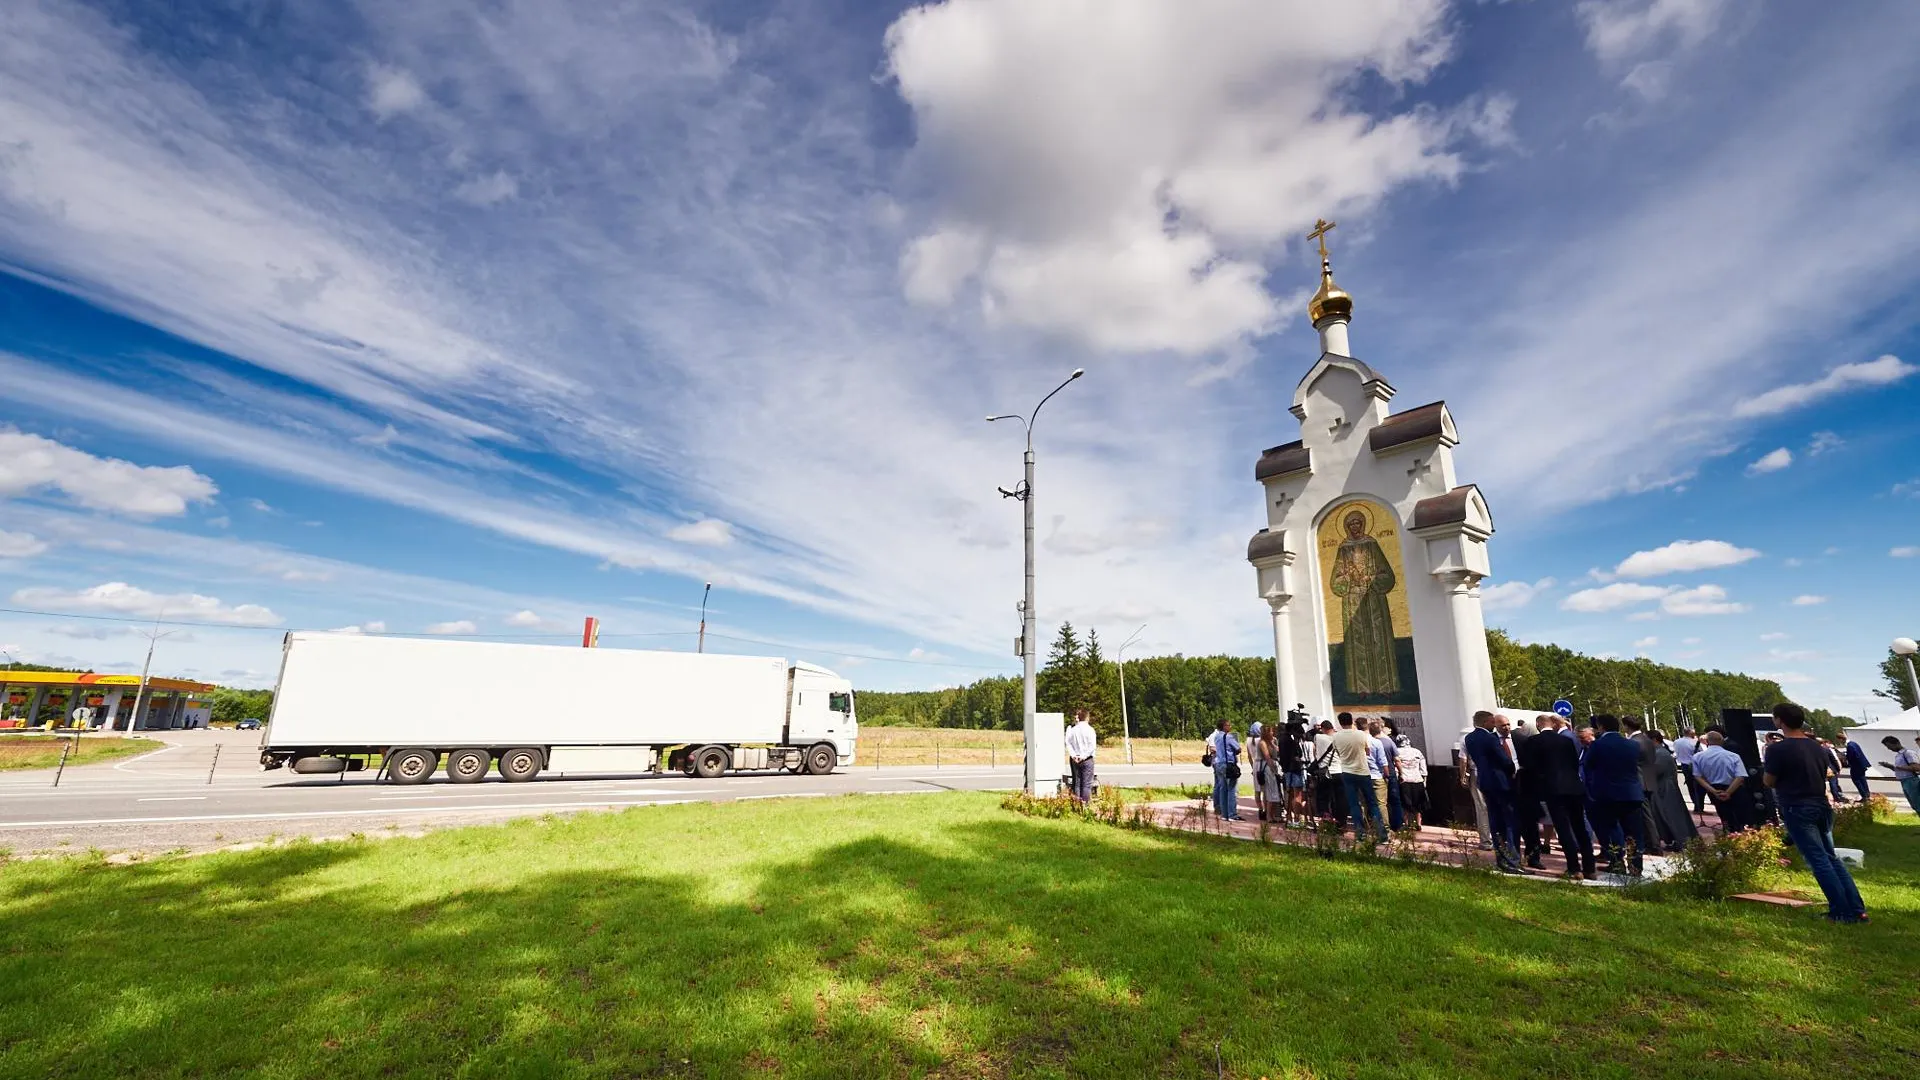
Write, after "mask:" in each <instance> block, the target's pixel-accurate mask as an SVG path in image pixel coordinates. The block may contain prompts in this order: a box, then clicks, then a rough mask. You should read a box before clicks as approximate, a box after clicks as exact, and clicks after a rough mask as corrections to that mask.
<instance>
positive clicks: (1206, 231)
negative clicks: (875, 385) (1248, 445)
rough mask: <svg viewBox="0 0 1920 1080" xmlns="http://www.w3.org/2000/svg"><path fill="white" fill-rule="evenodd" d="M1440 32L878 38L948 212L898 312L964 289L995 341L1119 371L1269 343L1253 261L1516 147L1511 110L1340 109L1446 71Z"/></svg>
mask: <svg viewBox="0 0 1920 1080" xmlns="http://www.w3.org/2000/svg"><path fill="white" fill-rule="evenodd" d="M1446 15H1447V12H1446V5H1445V4H1444V3H1442V2H1440V0H1401V2H1385V0H1358V2H1353V3H1348V4H1343V5H1342V6H1341V8H1340V10H1339V12H1338V13H1337V14H1329V13H1327V12H1325V11H1324V10H1322V9H1321V8H1319V7H1318V5H1315V4H1311V3H1306V2H1276V0H1226V2H1216V3H1209V4H1198V5H1193V4H1186V5H1182V4H1168V3H1163V2H1159V0H1113V2H1110V3H1106V4H1101V5H1067V6H1060V5H1050V4H1034V3H1031V2H1029V0H949V2H945V3H930V4H924V5H921V6H918V7H915V8H912V9H911V10H909V11H908V12H907V13H906V14H904V15H902V16H900V18H899V19H898V20H897V21H896V22H895V23H894V24H893V25H892V27H890V28H889V29H888V31H887V36H886V50H887V70H888V72H889V73H890V74H891V75H892V77H893V79H894V82H895V84H896V85H897V87H898V89H899V91H900V94H901V96H902V97H903V98H905V99H906V102H907V104H908V105H909V106H910V107H911V108H912V109H913V111H914V117H915V123H916V130H917V135H918V141H917V144H916V146H915V154H916V156H917V158H918V160H919V161H920V162H922V163H924V165H925V166H926V171H927V174H928V175H932V176H938V177H940V178H941V181H942V190H941V191H940V192H939V193H938V195H939V199H938V206H937V207H936V208H935V209H934V210H933V215H932V216H933V220H932V222H930V223H929V224H928V225H927V226H926V227H925V228H924V230H923V231H922V232H921V233H920V234H919V235H918V237H917V238H915V239H914V240H913V241H911V242H910V243H909V244H908V245H907V246H906V250H905V252H904V254H903V256H902V258H901V261H900V273H901V278H902V281H903V287H904V290H905V292H906V294H907V296H908V297H910V298H911V299H913V300H915V301H918V302H921V303H928V304H941V305H944V304H950V303H953V302H955V301H957V300H959V299H960V298H961V297H962V295H963V293H964V292H965V290H966V289H967V288H968V287H969V286H973V287H975V288H977V290H978V293H979V306H980V309H981V312H982V314H983V315H984V316H985V317H986V318H987V319H988V321H989V322H994V323H1007V324H1013V325H1018V326H1025V327H1032V328H1037V329H1040V330H1043V331H1048V332H1051V333H1057V334H1061V335H1064V336H1067V337H1070V338H1074V339H1077V340H1079V341H1081V342H1084V343H1086V344H1089V345H1091V346H1093V347H1095V348H1098V349H1105V350H1114V351H1125V352H1138V351H1155V350H1170V351H1174V352H1180V353H1189V354H1194V353H1205V352H1211V351H1214V350H1220V349H1225V348H1229V347H1232V346H1236V345H1239V344H1241V343H1243V342H1245V341H1246V340H1247V339H1249V338H1251V337H1257V336H1260V335H1264V334H1266V333H1268V332H1269V331H1271V330H1272V329H1273V328H1274V327H1275V325H1276V323H1277V320H1278V318H1279V314H1280V307H1279V304H1278V303H1277V301H1276V300H1275V298H1274V297H1273V296H1272V295H1270V294H1269V293H1268V291H1267V289H1266V286H1265V282H1264V280H1263V279H1264V277H1265V271H1264V269H1263V267H1262V265H1261V256H1262V254H1263V253H1265V252H1267V251H1270V250H1272V249H1274V248H1276V247H1277V246H1278V245H1280V244H1282V243H1284V242H1286V241H1288V240H1290V239H1294V238H1296V237H1297V236H1298V235H1299V234H1300V233H1303V232H1305V231H1306V229H1307V228H1308V227H1309V226H1310V225H1311V224H1312V222H1313V220H1314V218H1315V217H1316V216H1317V215H1322V214H1326V215H1339V214H1345V213H1351V212H1358V211H1362V210H1364V209H1365V208H1367V207H1370V206H1372V205H1373V204H1375V203H1376V202H1377V201H1378V200H1380V199H1381V198H1382V197H1383V196H1385V195H1386V194H1387V193H1388V192H1390V191H1392V190H1394V189H1396V188H1398V187H1401V186H1403V185H1405V184H1407V183H1410V182H1416V181H1439V182H1442V183H1446V182H1451V181H1452V180H1454V179H1455V178H1456V177H1458V176H1459V175H1460V174H1461V173H1462V171H1463V170H1464V169H1465V168H1466V163H1465V161H1464V160H1463V159H1462V157H1461V155H1460V152H1459V149H1458V148H1459V146H1460V145H1461V144H1462V143H1465V142H1481V143H1487V142H1494V143H1498V142H1501V141H1504V140H1505V139H1507V138H1508V137H1509V136H1508V134H1507V129H1506V121H1507V119H1508V117H1509V116H1510V112H1511V103H1510V102H1507V101H1505V100H1503V99H1495V100H1491V101H1482V102H1478V103H1474V104H1471V105H1469V106H1466V107H1462V108H1460V109H1458V110H1456V111H1454V112H1452V113H1446V112H1441V111H1436V110H1434V109H1432V108H1429V107H1420V108H1411V109H1404V111H1400V112H1398V113H1392V114H1389V115H1385V116H1369V115H1366V114H1363V113H1360V112H1357V111H1355V110H1354V108H1353V106H1352V104H1351V101H1352V99H1351V97H1349V95H1347V94H1346V93H1345V89H1346V87H1347V85H1348V84H1349V82H1350V81H1351V80H1352V79H1353V78H1354V77H1355V76H1356V74H1357V73H1360V72H1370V73H1372V74H1375V75H1378V76H1379V77H1380V78H1382V79H1384V80H1385V81H1386V82H1387V83H1389V84H1393V85H1405V84H1410V83H1416V82H1420V81H1422V80H1424V79H1425V78H1426V77H1427V76H1428V75H1430V74H1431V73H1432V72H1433V70H1434V69H1435V68H1436V67H1437V66H1438V65H1439V64H1440V63H1441V62H1442V61H1443V60H1444V59H1445V58H1446V57H1447V55H1448V53H1449V50H1450V47H1451V41H1450V39H1449V37H1448V29H1447V19H1446ZM1296 242H1297V241H1296Z"/></svg>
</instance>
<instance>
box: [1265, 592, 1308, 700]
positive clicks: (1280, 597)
mask: <svg viewBox="0 0 1920 1080" xmlns="http://www.w3.org/2000/svg"><path fill="white" fill-rule="evenodd" d="M1292 600H1293V597H1291V596H1288V595H1287V594H1285V593H1276V594H1274V595H1271V596H1269V597H1267V606H1268V607H1270V608H1272V609H1273V692H1274V695H1275V697H1276V700H1277V702H1278V705H1279V713H1280V724H1281V725H1282V727H1284V726H1285V725H1286V722H1287V710H1288V709H1289V708H1291V707H1292V706H1289V705H1288V704H1287V702H1289V701H1298V700H1300V699H1299V698H1298V697H1296V696H1295V694H1296V693H1297V690H1296V688H1295V684H1294V681H1293V620H1292V619H1291V618H1289V617H1288V614H1289V613H1288V605H1289V604H1290V603H1291V602H1292Z"/></svg>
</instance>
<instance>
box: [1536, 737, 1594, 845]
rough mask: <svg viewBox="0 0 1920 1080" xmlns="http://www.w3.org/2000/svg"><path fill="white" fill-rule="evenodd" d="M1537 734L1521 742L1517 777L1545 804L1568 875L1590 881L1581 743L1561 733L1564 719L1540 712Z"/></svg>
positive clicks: (1591, 839) (1590, 837) (1589, 843)
mask: <svg viewBox="0 0 1920 1080" xmlns="http://www.w3.org/2000/svg"><path fill="white" fill-rule="evenodd" d="M1539 723H1540V725H1541V728H1542V730H1541V732H1540V735H1539V736H1536V737H1534V738H1531V739H1527V740H1525V741H1523V742H1521V743H1520V778H1521V781H1522V783H1523V786H1525V787H1526V789H1527V791H1528V793H1529V794H1531V795H1532V796H1533V797H1534V798H1537V799H1539V800H1540V801H1541V802H1542V803H1544V804H1546V808H1547V817H1549V818H1550V819H1552V821H1553V831H1554V832H1555V833H1558V834H1559V836H1560V852H1561V854H1563V855H1565V856H1566V857H1567V876H1568V877H1570V878H1586V879H1587V880H1588V881H1592V880H1593V879H1594V877H1595V875H1594V872H1593V836H1592V834H1590V833H1588V832H1587V798H1586V797H1587V791H1586V788H1585V786H1583V785H1582V784H1581V782H1580V744H1579V743H1577V742H1575V741H1574V740H1572V739H1569V738H1567V737H1565V736H1564V735H1562V734H1561V733H1560V729H1561V728H1563V727H1564V726H1566V721H1564V720H1562V719H1560V718H1559V717H1558V716H1542V717H1541V718H1540V720H1539Z"/></svg>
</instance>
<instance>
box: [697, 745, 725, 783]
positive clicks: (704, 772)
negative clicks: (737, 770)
mask: <svg viewBox="0 0 1920 1080" xmlns="http://www.w3.org/2000/svg"><path fill="white" fill-rule="evenodd" d="M691 760H692V762H693V775H695V776H697V777H699V778H700V779H702V780H711V779H713V778H714V777H716V776H719V775H720V774H721V773H724V772H726V771H727V760H728V759H727V748H726V747H724V746H703V747H701V748H700V749H698V750H695V751H694V752H693V756H692V758H691Z"/></svg>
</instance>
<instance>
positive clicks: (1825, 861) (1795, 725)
mask: <svg viewBox="0 0 1920 1080" xmlns="http://www.w3.org/2000/svg"><path fill="white" fill-rule="evenodd" d="M1773 723H1774V726H1775V727H1777V728H1779V729H1780V733H1781V734H1783V735H1785V736H1786V738H1784V739H1781V740H1780V741H1779V742H1776V743H1774V744H1773V745H1771V746H1769V747H1767V755H1766V758H1765V760H1764V762H1763V766H1762V767H1763V768H1764V770H1765V772H1764V774H1763V775H1762V777H1761V780H1762V782H1763V783H1765V784H1766V785H1767V788H1768V789H1769V790H1771V791H1772V792H1773V798H1774V801H1775V803H1776V804H1777V805H1778V806H1779V808H1780V822H1781V824H1783V825H1785V826H1786V827H1787V838H1788V839H1790V840H1792V841H1793V846H1794V847H1795V848H1797V849H1798V850H1799V852H1800V858H1801V859H1802V860H1804V861H1805V862H1806V864H1807V869H1808V870H1810V871H1812V872H1813V880H1815V881H1817V882H1819V883H1820V891H1821V892H1823V893H1825V894H1826V895H1827V918H1828V919H1829V920H1831V921H1833V922H1837V923H1863V922H1866V921H1867V905H1866V904H1865V903H1864V902H1863V901H1862V900H1861V899H1860V890H1859V889H1858V888H1856V887H1855V886H1854V884H1853V875H1852V874H1851V873H1848V872H1847V865H1846V864H1845V863H1843V862H1841V861H1840V856H1838V855H1836V854H1834V851H1833V807H1832V805H1831V804H1829V803H1828V802H1827V771H1828V767H1829V763H1828V761H1827V752H1826V750H1825V749H1823V748H1822V747H1821V746H1820V744H1819V742H1817V741H1816V740H1814V738H1813V737H1812V736H1810V735H1808V734H1807V713H1806V710H1805V709H1802V708H1801V707H1800V706H1798V705H1795V704H1793V703H1791V702H1785V701H1783V702H1781V703H1780V704H1778V705H1775V706H1774V707H1773Z"/></svg>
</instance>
